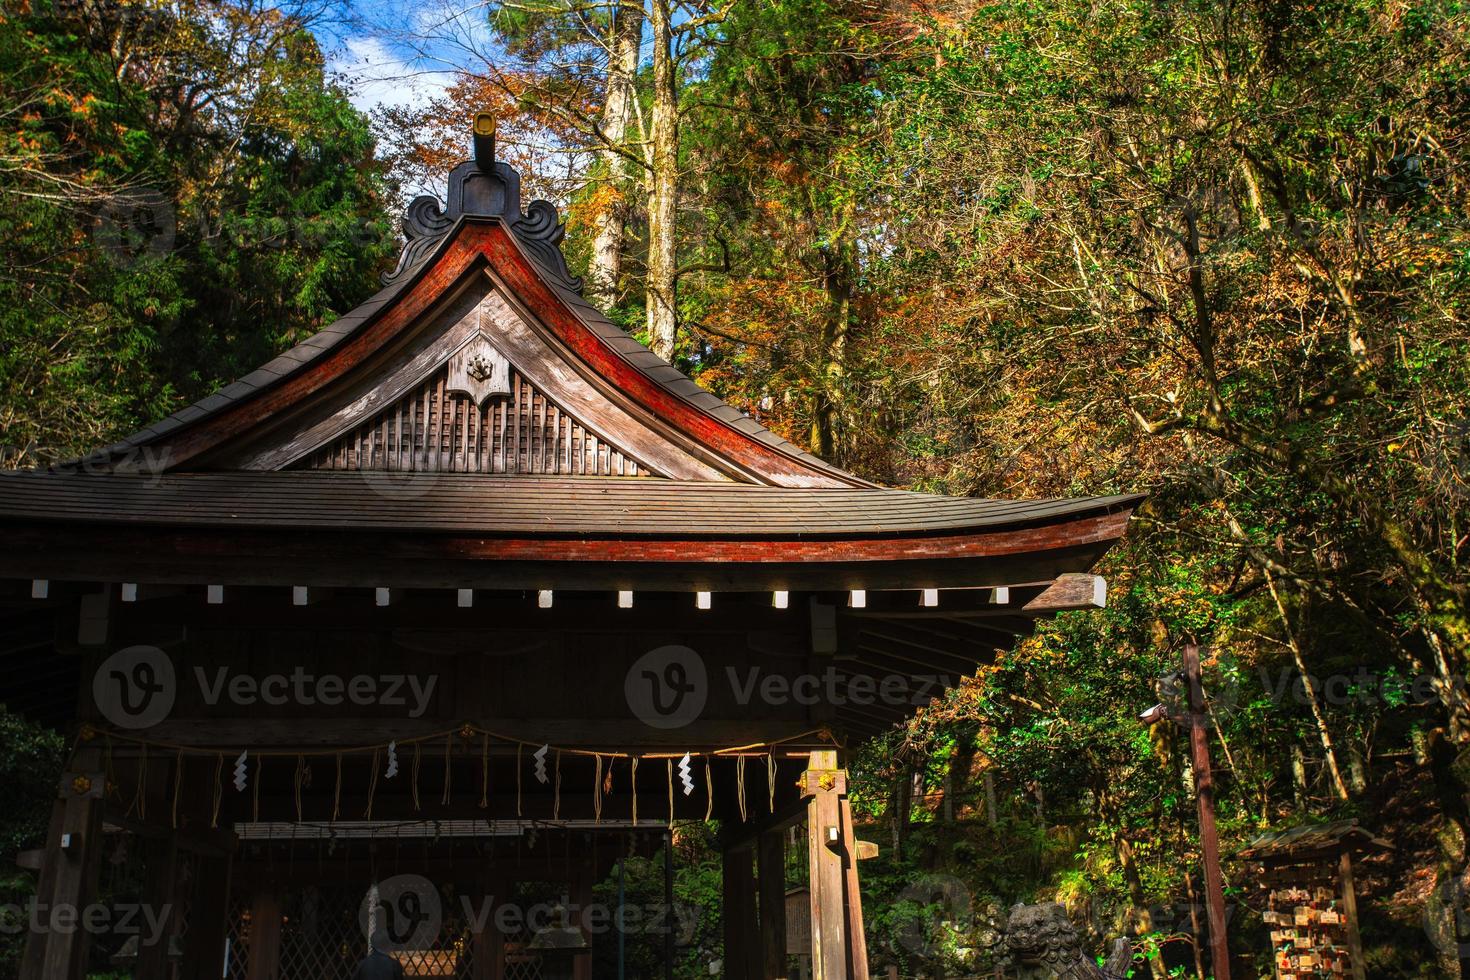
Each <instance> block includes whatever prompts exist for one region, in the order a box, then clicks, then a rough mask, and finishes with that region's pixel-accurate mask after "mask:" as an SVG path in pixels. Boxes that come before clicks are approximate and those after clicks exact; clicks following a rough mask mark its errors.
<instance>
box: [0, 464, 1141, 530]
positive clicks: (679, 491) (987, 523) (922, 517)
mask: <svg viewBox="0 0 1470 980" xmlns="http://www.w3.org/2000/svg"><path fill="white" fill-rule="evenodd" d="M1140 499H1141V497H1139V496H1138V495H1125V496H1110V497H1075V498H1068V499H1053V500H1023V501H1017V500H988V499H980V498H973V497H941V496H936V495H933V494H924V493H913V492H909V491H905V490H882V489H873V490H867V489H850V490H837V489H827V490H816V489H802V488H786V487H756V486H751V485H749V484H739V483H700V484H690V483H675V482H673V481H668V480H644V479H635V478H600V477H563V478H551V477H542V478H525V477H513V476H494V475H488V474H452V475H451V474H444V473H392V474H389V473H381V474H379V473H364V472H331V471H316V470H303V471H290V472H249V471H232V472H218V473H170V474H162V475H159V476H147V475H141V474H88V473H31V472H12V473H7V474H0V518H14V519H20V520H36V521H56V522H86V523H95V524H103V525H107V524H143V525H193V526H226V527H283V528H287V527H289V528H351V529H380V530H388V531H458V532H474V533H482V534H527V533H529V534H551V535H579V536H584V535H595V536H612V535H654V536H676V537H686V536H687V537H711V538H713V537H721V538H724V537H732V538H758V539H769V538H791V537H796V538H800V537H808V536H823V537H837V536H853V535H882V534H900V533H925V532H940V531H957V530H970V529H985V530H1000V529H1012V528H1023V527H1034V526H1039V525H1046V524H1054V523H1058V522H1065V521H1070V520H1074V519H1076V518H1079V517H1086V516H1090V515H1099V514H1112V513H1117V512H1120V511H1126V510H1130V509H1131V508H1132V507H1134V506H1135V505H1136V504H1137V503H1138V501H1139V500H1140Z"/></svg>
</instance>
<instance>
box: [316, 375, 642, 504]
mask: <svg viewBox="0 0 1470 980" xmlns="http://www.w3.org/2000/svg"><path fill="white" fill-rule="evenodd" d="M297 468H306V469H318V470H415V471H417V470H433V471H439V472H450V473H505V474H526V475H548V476H642V477H652V476H661V475H662V474H659V473H657V472H655V471H654V470H653V469H651V468H650V467H648V466H647V465H646V464H644V463H642V462H640V461H639V460H638V459H637V458H636V457H634V456H633V455H632V454H630V453H628V452H627V451H626V450H624V449H622V448H620V447H618V446H615V445H612V444H610V443H609V442H607V441H606V440H604V439H602V438H599V437H598V435H597V433H595V432H593V431H592V430H590V429H588V428H587V427H586V426H585V425H583V424H582V423H581V422H579V421H578V420H577V419H575V418H573V417H572V416H571V415H569V414H568V413H567V412H566V411H565V410H564V409H563V408H562V407H561V406H560V405H559V404H557V403H556V401H554V400H553V399H551V398H550V397H548V396H547V395H546V394H545V393H544V392H542V391H541V390H539V389H538V388H537V387H536V386H535V385H533V384H531V382H530V381H528V380H527V379H526V378H525V377H524V376H522V375H521V373H520V372H519V371H517V370H515V369H514V368H512V370H511V395H510V396H509V397H507V398H496V399H493V400H491V401H490V402H488V403H486V404H485V405H484V406H483V407H477V406H475V405H474V404H473V403H472V402H470V401H469V400H468V399H465V398H462V397H458V396H456V395H454V394H453V393H451V392H450V391H449V389H448V370H447V369H446V368H440V369H439V370H437V371H435V372H434V373H433V374H432V375H431V376H430V377H429V378H428V379H427V380H425V381H424V382H423V383H421V384H420V385H419V386H418V387H416V388H414V389H413V390H411V391H409V392H408V393H407V394H405V395H404V396H403V397H402V398H400V399H399V400H398V401H397V402H395V403H393V404H392V405H390V406H388V407H387V408H385V409H383V410H382V411H380V412H379V413H378V414H376V415H375V416H373V417H371V418H369V419H367V420H366V421H364V422H362V423H361V424H360V425H358V426H357V427H355V428H354V429H352V430H351V431H349V432H346V433H344V434H343V435H341V436H339V437H337V438H336V439H334V440H332V441H331V442H330V443H328V444H327V445H325V446H323V447H322V448H320V449H318V450H317V451H315V452H314V453H312V454H311V455H310V456H309V457H308V458H307V459H306V460H304V461H303V462H302V463H300V464H298V466H297Z"/></svg>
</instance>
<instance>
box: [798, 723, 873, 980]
mask: <svg viewBox="0 0 1470 980" xmlns="http://www.w3.org/2000/svg"><path fill="white" fill-rule="evenodd" d="M807 765H808V768H807V770H806V772H804V773H803V774H802V780H801V792H802V795H803V796H804V797H806V798H807V801H808V802H807V817H806V823H807V845H808V846H807V851H808V856H809V866H810V878H811V881H810V884H811V903H812V978H813V980H848V972H847V902H846V898H845V895H844V892H845V887H846V873H845V869H844V868H843V854H842V805H841V801H842V796H843V795H844V794H845V793H846V792H847V774H846V773H845V772H843V771H842V770H840V769H838V768H837V753H836V752H834V751H830V750H828V751H818V752H813V753H812V754H811V761H810V762H809V763H808V764H807ZM863 980H866V978H863Z"/></svg>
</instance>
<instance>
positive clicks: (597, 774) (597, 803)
mask: <svg viewBox="0 0 1470 980" xmlns="http://www.w3.org/2000/svg"><path fill="white" fill-rule="evenodd" d="M593 762H594V768H593V774H592V822H593V823H602V756H600V755H595V756H593Z"/></svg>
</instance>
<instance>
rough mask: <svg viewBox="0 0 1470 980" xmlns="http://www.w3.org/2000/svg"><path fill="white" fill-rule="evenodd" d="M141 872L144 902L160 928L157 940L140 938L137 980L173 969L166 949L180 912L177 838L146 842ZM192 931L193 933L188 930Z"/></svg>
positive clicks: (170, 973)
mask: <svg viewBox="0 0 1470 980" xmlns="http://www.w3.org/2000/svg"><path fill="white" fill-rule="evenodd" d="M143 857H144V870H145V873H146V875H147V878H146V880H145V883H144V885H143V901H144V903H146V904H147V905H149V906H151V907H152V909H153V912H152V914H153V915H155V916H157V917H158V922H159V925H160V927H161V928H160V930H159V935H158V941H157V942H155V943H149V942H148V941H147V940H148V939H149V938H151V937H149V936H148V935H146V934H145V935H143V936H141V937H139V942H138V962H137V964H136V966H135V967H134V973H135V974H136V975H137V976H140V977H160V978H161V977H170V976H173V967H172V966H170V965H169V961H168V950H169V945H170V942H169V941H170V940H171V939H172V938H173V934H174V930H175V929H177V928H178V921H179V919H178V909H179V899H180V897H181V896H180V895H179V889H178V881H179V863H180V861H179V848H178V842H177V838H176V835H174V834H168V835H167V836H164V837H154V838H151V839H149V840H147V841H146V842H145V844H144V849H143ZM191 931H192V930H191Z"/></svg>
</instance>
